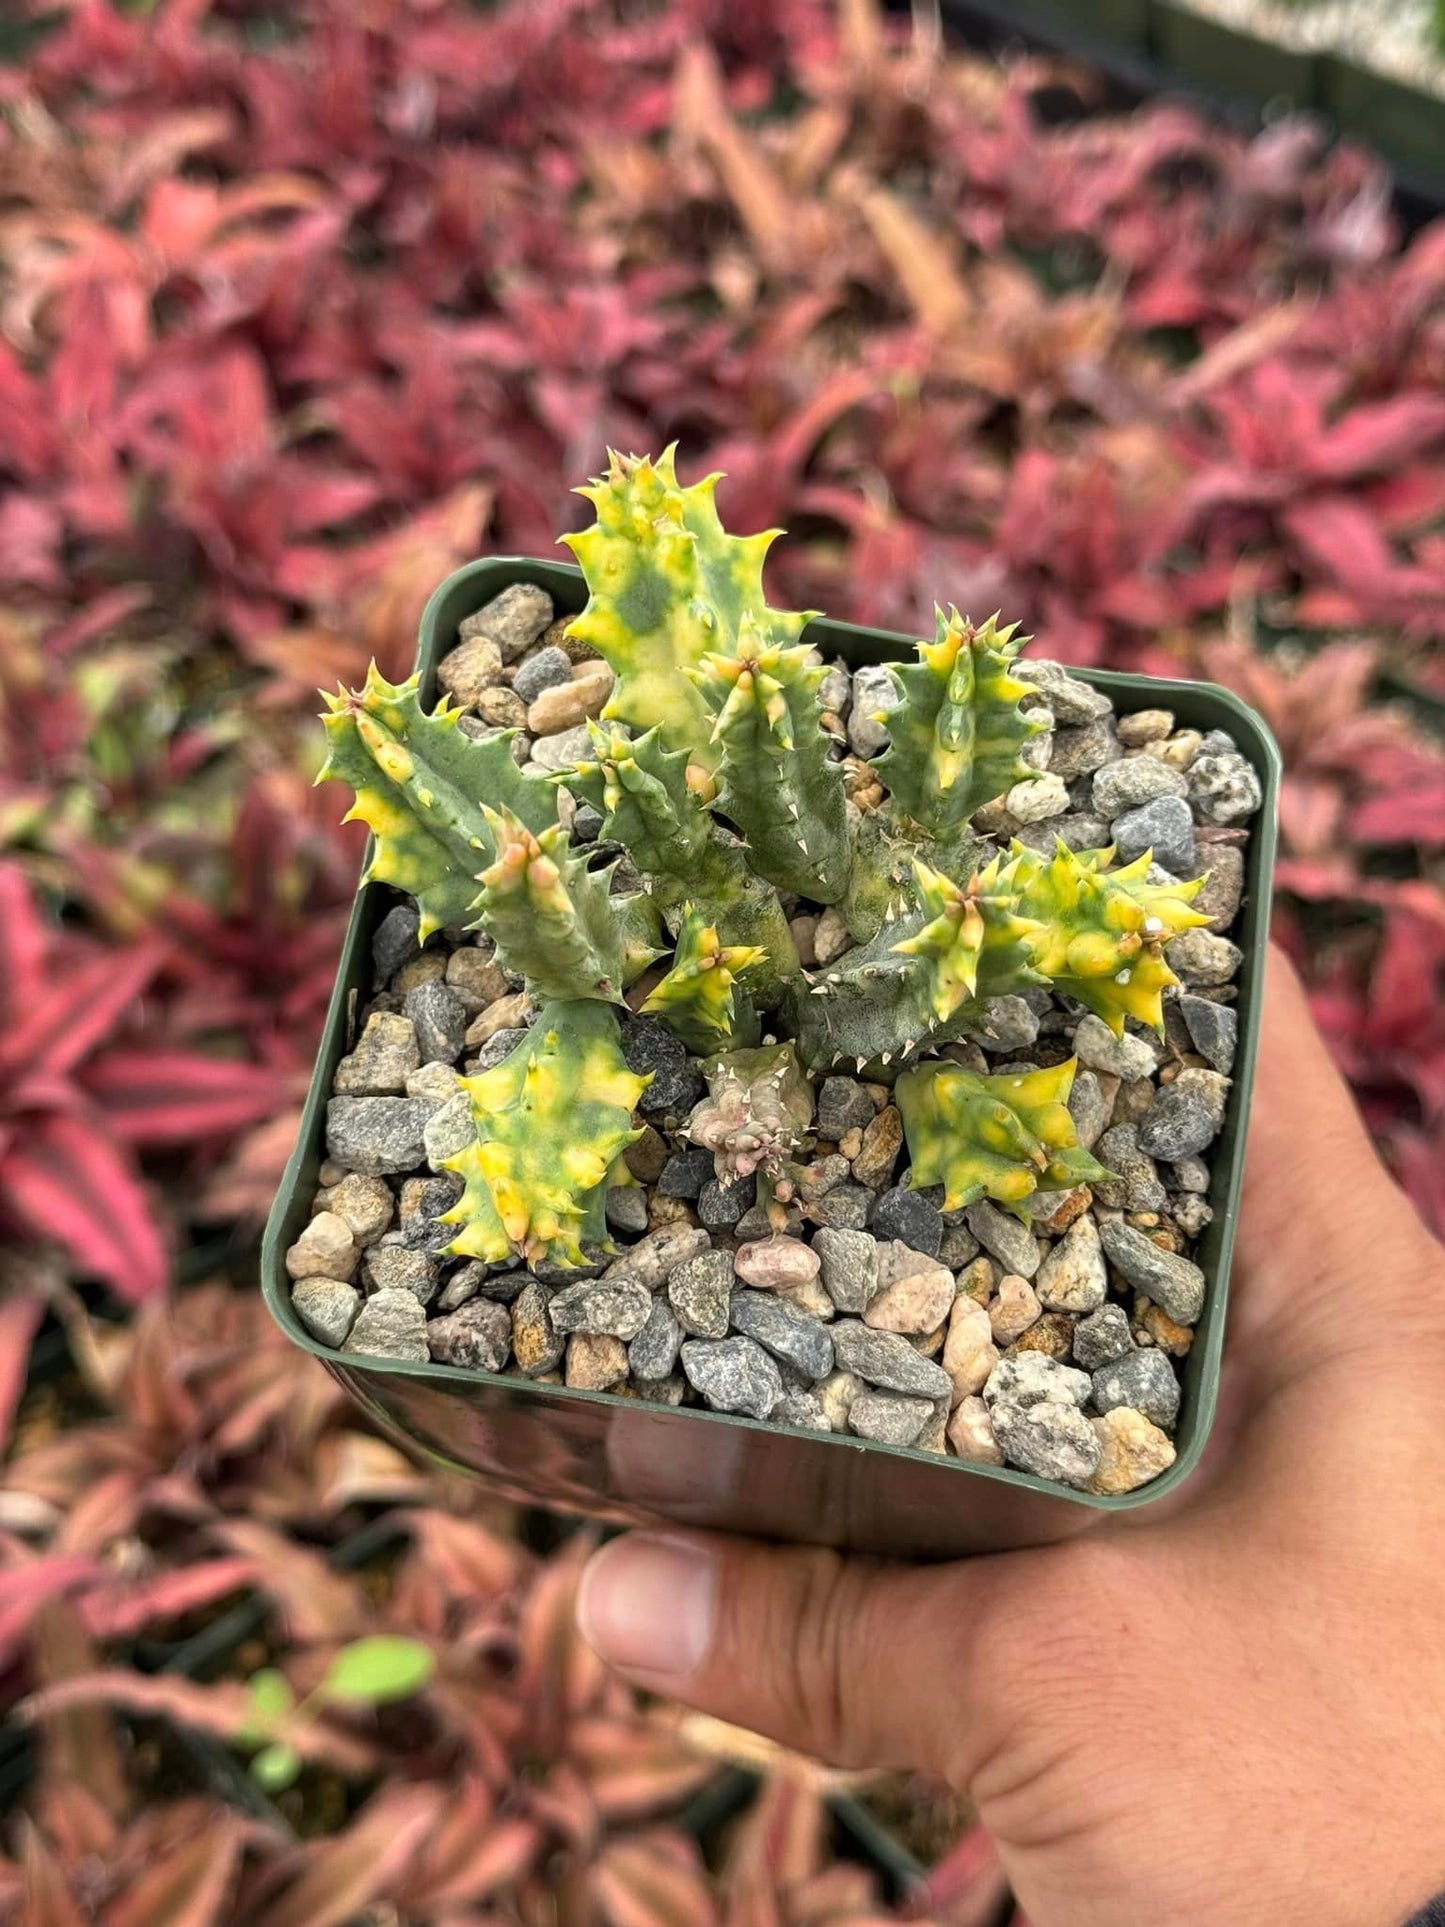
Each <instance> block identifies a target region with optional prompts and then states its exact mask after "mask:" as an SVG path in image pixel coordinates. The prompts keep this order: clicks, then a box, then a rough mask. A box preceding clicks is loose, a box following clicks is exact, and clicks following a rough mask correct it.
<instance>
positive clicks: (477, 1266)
mask: <svg viewBox="0 0 1445 1927" xmlns="http://www.w3.org/2000/svg"><path fill="white" fill-rule="evenodd" d="M506 1276H508V1277H511V1278H515V1279H516V1280H517V1285H516V1290H514V1291H513V1292H512V1294H511V1295H512V1296H513V1297H514V1298H515V1297H516V1295H517V1292H518V1291H520V1290H521V1289H522V1272H521V1270H520V1269H518V1270H517V1271H513V1272H508V1273H507V1274H506ZM486 1282H487V1267H486V1266H485V1265H484V1264H483V1263H482V1261H481V1259H480V1258H468V1259H467V1261H466V1263H465V1264H462V1265H458V1266H457V1268H456V1270H455V1271H454V1272H453V1273H452V1275H451V1277H450V1278H448V1279H447V1281H446V1283H445V1284H444V1285H443V1286H442V1289H441V1293H440V1296H439V1297H438V1298H437V1301H436V1307H437V1310H438V1311H439V1312H448V1311H459V1310H460V1309H461V1307H462V1306H463V1305H465V1304H466V1303H467V1302H468V1301H469V1300H470V1299H472V1298H475V1297H476V1295H477V1293H478V1292H479V1291H481V1290H482V1288H483V1286H484V1285H485V1284H486ZM496 1295H497V1294H496V1293H495V1292H490V1293H488V1296H489V1297H495V1296H496Z"/></svg>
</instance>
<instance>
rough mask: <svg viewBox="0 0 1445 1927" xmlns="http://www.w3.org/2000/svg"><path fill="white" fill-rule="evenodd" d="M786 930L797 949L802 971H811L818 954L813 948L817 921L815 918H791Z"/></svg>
mask: <svg viewBox="0 0 1445 1927" xmlns="http://www.w3.org/2000/svg"><path fill="white" fill-rule="evenodd" d="M788 928H789V930H790V931H791V932H792V935H793V943H794V945H795V946H796V948H797V952H798V962H799V963H800V964H801V965H802V966H803V968H804V970H811V969H812V968H813V966H814V964H815V963H817V961H818V953H817V951H816V950H815V949H814V948H813V938H814V935H815V934H816V932H817V928H818V919H817V918H816V917H793V918H792V919H790V921H789V923H788Z"/></svg>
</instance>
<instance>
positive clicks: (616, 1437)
mask: <svg viewBox="0 0 1445 1927" xmlns="http://www.w3.org/2000/svg"><path fill="white" fill-rule="evenodd" d="M516 582H533V583H536V584H538V585H540V586H541V587H543V588H545V589H546V590H547V591H548V592H549V593H550V595H551V596H552V598H553V601H554V602H555V604H556V606H557V608H558V610H559V612H561V613H565V614H575V613H576V612H577V611H578V610H580V609H581V607H582V604H583V602H584V600H585V590H584V587H583V582H582V576H581V573H580V571H579V570H578V569H576V568H574V567H573V566H571V565H570V564H564V563H560V562H550V561H547V562H539V561H533V560H530V559H528V558H525V557H518V556H498V557H490V558H487V559H484V560H482V561H479V562H473V563H471V564H470V565H469V566H467V567H466V568H463V569H460V570H458V571H457V572H456V574H454V575H452V576H450V577H449V578H448V579H447V581H446V582H444V583H443V584H442V586H441V587H440V588H439V589H438V590H437V592H436V594H435V595H434V596H433V597H432V599H431V601H430V603H429V604H428V606H427V609H426V613H425V615H424V616H423V618H422V625H421V638H420V652H419V656H418V666H419V668H420V669H421V671H422V677H423V695H424V697H425V698H426V699H427V700H428V701H430V700H431V699H432V698H433V697H434V695H435V677H436V667H437V663H438V661H439V660H440V658H441V657H442V656H443V655H444V654H445V653H446V651H447V650H448V649H449V648H450V647H451V646H452V645H453V643H454V641H455V638H456V633H457V626H458V624H459V623H460V622H461V621H462V620H463V618H464V617H466V616H468V615H470V614H472V613H473V612H474V611H475V610H477V609H479V608H481V607H482V606H483V604H485V603H486V602H488V601H490V600H491V598H492V597H493V596H495V595H497V594H499V593H500V591H501V590H503V589H505V588H508V587H509V586H511V585H512V584H513V583H516ZM808 636H809V639H810V640H811V641H812V642H814V643H815V644H816V645H817V646H818V647H819V648H821V649H822V650H823V651H824V652H825V653H826V654H836V655H839V656H842V657H843V658H844V659H845V660H846V661H847V662H848V663H849V664H851V665H853V666H855V667H856V666H858V665H860V664H864V663H876V662H888V661H895V660H898V659H900V658H901V657H903V656H905V655H907V654H910V653H911V650H912V642H911V640H910V639H909V638H906V637H903V636H899V635H891V634H888V633H886V632H883V631H880V630H876V629H862V628H857V627H855V626H853V625H852V624H849V623H843V622H832V621H829V620H828V619H827V618H825V617H819V618H817V619H816V620H815V621H814V622H813V623H812V624H811V625H810V627H809V630H808ZM1080 673H1082V676H1083V679H1084V680H1086V681H1088V682H1091V683H1095V684H1098V685H1099V686H1101V687H1103V688H1107V689H1109V690H1110V691H1111V692H1113V693H1114V694H1115V697H1116V700H1119V701H1120V704H1121V707H1123V706H1129V707H1135V708H1146V707H1157V706H1160V705H1163V706H1167V707H1168V708H1170V709H1172V710H1173V711H1174V713H1175V715H1176V717H1177V719H1178V720H1179V722H1180V723H1181V724H1183V725H1185V726H1188V727H1192V728H1197V729H1200V730H1209V729H1212V728H1224V729H1228V730H1229V731H1230V732H1231V734H1232V735H1233V736H1234V738H1235V740H1236V742H1237V743H1238V744H1239V747H1240V749H1241V750H1242V751H1243V753H1244V754H1245V755H1246V756H1247V757H1248V758H1249V760H1250V761H1251V762H1252V763H1253V765H1254V767H1255V770H1256V771H1257V773H1258V775H1259V778H1260V781H1261V784H1262V786H1263V791H1264V803H1263V808H1262V809H1261V811H1260V812H1259V814H1258V816H1257V817H1256V818H1255V820H1254V824H1253V830H1252V834H1251V837H1250V840H1249V845H1248V853H1247V855H1248V861H1247V870H1246V877H1245V898H1244V906H1243V909H1242V911H1241V914H1240V918H1239V921H1238V923H1237V924H1236V926H1235V927H1234V930H1233V936H1234V939H1235V940H1236V941H1237V942H1238V943H1239V945H1240V947H1241V948H1242V950H1243V951H1244V963H1243V965H1242V967H1241V970H1240V975H1239V978H1238V989H1239V1003H1238V1010H1239V1044H1238V1052H1237V1056H1236V1060H1235V1066H1234V1083H1233V1086H1232V1089H1231V1092H1230V1099H1229V1110H1228V1115H1227V1118H1226V1122H1225V1126H1224V1129H1223V1131H1222V1132H1221V1134H1220V1136H1219V1138H1218V1139H1217V1140H1216V1144H1215V1148H1214V1150H1213V1152H1212V1154H1211V1155H1212V1158H1213V1173H1212V1185H1213V1188H1212V1191H1211V1193H1210V1200H1209V1201H1210V1204H1211V1205H1212V1207H1213V1210H1214V1218H1213V1222H1212V1223H1211V1224H1210V1225H1209V1226H1208V1227H1207V1228H1206V1230H1205V1233H1204V1236H1203V1238H1202V1240H1201V1242H1200V1244H1199V1246H1198V1247H1197V1248H1196V1250H1195V1252H1194V1257H1195V1261H1196V1262H1197V1263H1198V1264H1200V1265H1201V1266H1202V1268H1203V1270H1204V1272H1205V1275H1206V1280H1207V1299H1206V1304H1205V1309H1204V1312H1203V1316H1202V1318H1201V1320H1200V1323H1199V1326H1198V1328H1197V1333H1196V1338H1195V1343H1194V1346H1193V1349H1192V1350H1191V1352H1190V1355H1189V1358H1188V1361H1187V1367H1186V1371H1185V1377H1184V1387H1183V1405H1182V1409H1181V1414H1180V1420H1179V1426H1178V1430H1177V1433H1176V1438H1175V1444H1176V1449H1177V1454H1178V1456H1177V1458H1176V1461H1175V1463H1174V1465H1173V1466H1172V1467H1171V1468H1170V1469H1169V1470H1168V1471H1167V1472H1165V1473H1164V1474H1163V1475H1162V1476H1161V1477H1159V1478H1157V1479H1155V1480H1154V1481H1153V1482H1152V1483H1150V1484H1148V1485H1145V1486H1143V1487H1141V1488H1139V1489H1138V1490H1136V1491H1134V1492H1131V1493H1128V1494H1125V1495H1123V1496H1118V1497H1096V1496H1093V1495H1090V1494H1087V1493H1082V1492H1077V1491H1072V1490H1068V1489H1066V1488H1065V1487H1063V1486H1060V1485H1055V1484H1053V1483H1051V1482H1049V1481H1046V1480H1042V1479H1038V1478H1035V1477H1032V1476H1030V1475H1029V1474H1027V1473H1023V1472H1017V1471H1013V1470H1011V1469H1009V1468H1006V1467H992V1466H982V1465H976V1464H973V1463H971V1462H970V1461H967V1460H964V1459H956V1458H941V1457H938V1456H936V1455H934V1454H932V1453H927V1452H921V1451H917V1450H914V1449H911V1448H902V1447H893V1446H884V1445H879V1444H874V1443H870V1442H867V1441H864V1440H862V1439H858V1438H854V1437H851V1436H843V1435H841V1434H831V1433H817V1432H803V1431H785V1430H775V1429H773V1428H771V1427H770V1426H768V1425H767V1424H765V1423H759V1422H757V1421H754V1420H752V1419H747V1418H740V1417H733V1416H729V1415H724V1414H721V1413H714V1412H708V1411H699V1410H694V1409H692V1408H677V1409H673V1408H667V1407H662V1406H656V1405H650V1404H644V1403H641V1402H639V1401H637V1400H635V1399H628V1398H621V1397H617V1396H615V1395H613V1394H610V1393H601V1392H583V1391H573V1390H570V1389H567V1388H565V1387H563V1386H560V1385H541V1384H533V1383H532V1382H530V1381H529V1380H527V1379H524V1378H520V1377H515V1378H514V1377H507V1376H494V1375H491V1374H488V1373H485V1372H481V1371H471V1370H461V1369H458V1368H456V1367H452V1366H444V1365H436V1364H422V1363H411V1362H398V1361H396V1360H386V1359H370V1358H367V1357H364V1356H360V1355H351V1354H347V1355H342V1354H338V1353H336V1352H332V1351H330V1350H328V1349H327V1348H326V1347H325V1346H323V1345H321V1344H319V1343H317V1341H316V1340H315V1339H313V1338H312V1337H311V1336H310V1335H309V1334H308V1333H307V1332H306V1330H305V1329H304V1328H303V1326H302V1325H301V1323H300V1322H299V1320H298V1319H297V1317H296V1315H295V1313H294V1311H293V1309H292V1306H291V1297H290V1285H289V1281H288V1278H287V1275H286V1266H285V1253H286V1250H287V1247H288V1246H289V1245H290V1244H292V1243H293V1242H294V1240H295V1239H296V1237H297V1236H298V1235H299V1233H300V1231H301V1230H302V1228H303V1227H304V1225H305V1224H306V1222H307V1220H308V1218H309V1216H310V1202H311V1198H312V1195H313V1193H314V1191H315V1188H316V1174H317V1171H318V1169H319V1167H320V1165H321V1162H322V1160H323V1158H324V1156H325V1149H324V1123H325V1111H326V1102H327V1098H328V1096H329V1095H330V1091H331V1083H332V1078H333V1076H334V1073H335V1070H336V1066H337V1063H338V1061H339V1059H340V1058H341V1057H342V1056H343V1054H344V1053H345V1052H346V1051H347V1050H348V1049H349V1048H350V1046H351V1042H352V1031H353V1028H354V1024H355V1013H356V1011H357V1010H358V1009H359V1008H360V1007H361V1005H362V1004H363V1003H364V1002H365V1000H366V998H367V996H368V995H369V992H370V967H371V966H370V945H371V937H372V933H373V931H374V930H375V928H376V925H377V924H378V922H379V921H380V919H381V918H382V916H383V915H384V914H385V913H386V911H387V910H388V909H389V908H390V907H391V905H392V904H393V903H394V902H395V901H396V900H397V899H396V898H395V896H394V894H393V893H392V891H391V890H389V889H388V888H386V887H385V886H383V885H379V884H366V885H364V886H363V887H362V888H361V889H360V891H359V892H358V894H357V898H356V903H355V906H354V909H353V911H352V916H351V922H350V926H349V928H348V931H347V935H346V943H345V948H344V950H343V953H342V958H341V965H340V971H339V974H338V977H337V982H336V989H335V992H334V994H333V996H332V1000H331V1008H330V1011H329V1012H328V1015H327V1021H326V1032H325V1036H324V1039H323V1042H322V1045H321V1051H320V1055H319V1056H318V1058H317V1061H316V1070H315V1074H314V1077H313V1079H312V1084H311V1090H310V1094H309V1096H308V1098H307V1102H306V1109H305V1113H304V1115H303V1118H302V1124H301V1132H300V1139H299V1142H298V1144H297V1146H296V1150H295V1153H294V1154H293V1156H292V1158H291V1161H290V1163H289V1165H288V1166H287V1169H286V1175H285V1179H284V1181H283V1183H282V1186H281V1190H280V1193H279V1195H278V1197H277V1199H276V1203H275V1206H274V1208H273V1210H272V1212H271V1218H270V1222H269V1224H268V1225H267V1228H266V1238H265V1244H264V1247H263V1252H262V1276H263V1285H264V1290H265V1296H266V1301H267V1303H268V1304H269V1306H270V1308H271V1311H272V1313H273V1314H274V1316H275V1318H276V1320H277V1322H278V1323H279V1324H280V1325H281V1327H282V1329H283V1330H284V1331H285V1332H286V1333H287V1335H288V1336H289V1337H290V1338H291V1339H292V1340H294V1342H295V1343H296V1344H297V1345H300V1346H301V1347H302V1348H303V1349H304V1350H306V1351H309V1352H312V1353H314V1354H315V1355H316V1357H318V1358H319V1359H321V1361H322V1362H323V1364H324V1365H325V1366H326V1368H327V1370H328V1371H330V1372H331V1373H332V1375H333V1376H334V1377H335V1378H337V1379H338V1380H339V1381H340V1382H341V1383H342V1384H343V1385H344V1386H345V1387H346V1388H347V1390H348V1391H349V1392H350V1393H351V1394H352V1396H353V1397H354V1398H355V1399H356V1400H357V1401H358V1403H359V1404H361V1405H362V1406H363V1407H364V1408H365V1409H366V1410H367V1411H368V1412H369V1413H370V1414H371V1415H372V1417H373V1418H374V1419H375V1420H376V1422H377V1423H378V1424H379V1425H380V1426H381V1428H382V1429H383V1430H384V1431H385V1432H386V1433H388V1434H389V1435H390V1436H392V1437H394V1438H396V1439H399V1440H400V1441H402V1442H403V1443H405V1444H409V1445H411V1446H412V1447H414V1448H420V1449H421V1450H422V1451H423V1452H424V1453H426V1454H427V1455H429V1456H431V1457H432V1458H433V1459H434V1460H437V1461H439V1462H441V1463H443V1464H444V1465H446V1466H447V1467H448V1468H450V1469H452V1470H460V1471H463V1472H467V1473H471V1474H472V1475H474V1476H475V1477H477V1478H480V1479H482V1480H484V1481H485V1482H486V1483H488V1484H489V1485H491V1486H493V1487H494V1488H496V1489H498V1490H500V1491H501V1492H503V1493H504V1494H506V1495H508V1496H510V1497H512V1498H514V1499H517V1500H519V1501H521V1502H523V1503H526V1504H533V1505H540V1506H546V1507H551V1508H554V1509H557V1510H561V1511H569V1512H577V1513H585V1514H588V1515H591V1516H593V1517H595V1518H599V1519H603V1520H606V1521H609V1522H612V1523H617V1524H653V1525H657V1524H663V1523H667V1522H672V1523H678V1524H685V1525H693V1526H703V1527H709V1528H713V1529H717V1530H720V1531H729V1532H741V1533H749V1534H753V1535H757V1536H761V1537H768V1538H774V1539H788V1540H800V1541H807V1542H810V1543H813V1544H821V1545H830V1546H838V1547H847V1548H850V1549H853V1550H857V1551H866V1552H872V1553H879V1554H887V1555H895V1556H900V1557H914V1558H952V1557H957V1556H960V1555H963V1554H966V1553H972V1552H981V1551H988V1550H994V1549H1001V1548H1005V1547H1010V1546H1021V1545H1030V1544H1038V1543H1042V1542H1045V1541H1048V1540H1052V1539H1059V1538H1063V1537H1066V1536H1068V1535H1070V1534H1072V1533H1074V1532H1077V1531H1079V1530H1081V1529H1082V1528H1083V1527H1085V1526H1087V1525H1088V1524H1089V1523H1090V1521H1091V1519H1092V1517H1093V1516H1094V1515H1095V1514H1097V1513H1099V1512H1119V1511H1124V1510H1131V1509H1133V1508H1135V1507H1138V1506H1143V1505H1149V1504H1152V1503H1154V1502H1155V1501H1156V1500H1159V1499H1163V1498H1164V1497H1166V1496H1167V1494H1168V1493H1170V1492H1172V1491H1173V1490H1174V1488H1175V1487H1176V1486H1177V1485H1179V1484H1180V1482H1181V1481H1182V1480H1183V1479H1185V1478H1186V1477H1187V1476H1188V1475H1189V1472H1190V1471H1191V1469H1192V1468H1193V1467H1194V1465H1195V1464H1196V1463H1197V1461H1198V1459H1199V1456H1200V1453H1201V1452H1202V1451H1203V1448H1204V1443H1205V1440H1206V1438H1207V1436H1208V1433H1209V1428H1210V1423H1211V1420H1212V1418H1213V1414H1214V1406H1215V1397H1216V1392H1217V1389H1218V1381H1219V1362H1220V1352H1221V1349H1222V1346H1223V1342H1224V1314H1225V1300H1226V1293H1227V1289H1228V1283H1229V1263H1230V1251H1231V1247H1232V1245H1233V1242H1234V1223H1235V1212H1236V1207H1237V1204H1238V1199H1239V1188H1240V1179H1241V1174H1242V1167H1243V1160H1244V1139H1245V1129H1246V1122H1247V1118H1248V1113H1249V1100H1250V1089H1251V1085H1252V1082H1253V1076H1254V1063H1255V1053H1256V1044H1257V1041H1258V1032H1259V1021H1260V1002H1261V993H1262V988H1263V979H1264V963H1265V940H1266V933H1267V926H1268V919H1269V904H1270V883H1271V876H1272V872H1273V865H1274V843H1275V810H1276V802H1277V793H1278V784H1279V753H1278V750H1277V749H1276V747H1275V744H1274V740H1273V738H1272V737H1271V736H1270V733H1269V731H1268V730H1267V729H1266V727H1265V726H1264V724H1263V723H1262V722H1261V721H1260V719H1259V718H1258V717H1257V716H1256V715H1255V714H1254V712H1253V711H1252V710H1250V709H1249V708H1247V707H1246V705H1245V704H1243V703H1242V702H1240V700H1239V699H1238V697H1236V696H1234V695H1232V694H1231V693H1230V692H1229V691H1228V690H1225V689H1221V688H1218V687H1216V686H1215V685H1213V684H1209V683H1192V682H1174V681H1162V680H1156V679H1154V678H1149V677H1140V676H1130V675H1124V674H1118V673H1111V672H1105V671H1093V670H1086V671H1083V672H1080Z"/></svg>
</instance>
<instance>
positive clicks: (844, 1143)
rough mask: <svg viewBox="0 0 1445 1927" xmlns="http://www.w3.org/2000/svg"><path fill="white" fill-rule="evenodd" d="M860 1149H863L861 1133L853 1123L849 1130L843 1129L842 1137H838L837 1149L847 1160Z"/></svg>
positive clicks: (853, 1156)
mask: <svg viewBox="0 0 1445 1927" xmlns="http://www.w3.org/2000/svg"><path fill="white" fill-rule="evenodd" d="M862 1149H863V1133H862V1132H861V1131H860V1130H859V1129H858V1127H857V1125H856V1124H855V1125H854V1126H853V1129H852V1130H851V1131H845V1132H844V1133H843V1135H842V1137H840V1138H839V1140H838V1150H839V1152H840V1154H841V1155H842V1156H843V1157H845V1158H848V1159H849V1160H852V1159H853V1158H856V1157H857V1155H858V1153H859V1152H860V1151H861V1150H862Z"/></svg>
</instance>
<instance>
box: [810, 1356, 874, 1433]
mask: <svg viewBox="0 0 1445 1927" xmlns="http://www.w3.org/2000/svg"><path fill="white" fill-rule="evenodd" d="M863 1390H864V1385H863V1381H862V1379H861V1378H859V1377H857V1376H856V1374H854V1373H853V1372H845V1371H842V1370H841V1369H840V1370H839V1371H836V1372H830V1373H829V1374H828V1376H827V1377H826V1378H825V1379H824V1380H823V1381H822V1383H821V1384H819V1385H815V1386H814V1387H813V1396H814V1397H815V1398H816V1399H817V1401H818V1403H819V1404H820V1405H821V1406H822V1408H823V1412H824V1415H825V1416H826V1418H827V1420H828V1423H829V1424H830V1425H831V1426H832V1428H833V1430H834V1431H835V1432H846V1431H847V1430H848V1413H849V1411H850V1409H851V1407H852V1404H853V1401H854V1399H855V1398H857V1396H858V1394H859V1393H860V1392H861V1391H863Z"/></svg>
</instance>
